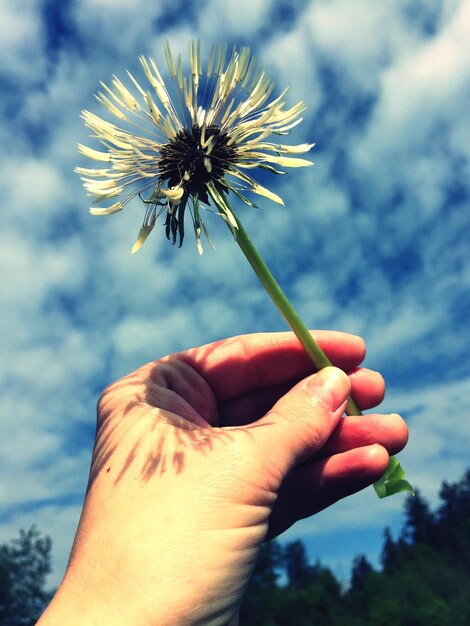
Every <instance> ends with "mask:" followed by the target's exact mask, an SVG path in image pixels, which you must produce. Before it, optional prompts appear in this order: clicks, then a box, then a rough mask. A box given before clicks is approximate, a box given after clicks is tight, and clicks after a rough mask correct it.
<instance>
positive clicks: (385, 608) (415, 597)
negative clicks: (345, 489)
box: [241, 470, 470, 626]
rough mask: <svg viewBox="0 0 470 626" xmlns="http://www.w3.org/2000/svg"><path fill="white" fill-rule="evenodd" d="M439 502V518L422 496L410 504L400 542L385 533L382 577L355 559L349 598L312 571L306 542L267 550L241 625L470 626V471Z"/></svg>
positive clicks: (318, 568)
mask: <svg viewBox="0 0 470 626" xmlns="http://www.w3.org/2000/svg"><path fill="white" fill-rule="evenodd" d="M439 495H440V499H441V504H440V506H439V507H438V508H437V510H436V511H435V512H433V511H431V510H430V508H429V506H428V504H427V503H426V501H425V500H424V499H423V498H422V496H421V494H420V493H419V491H418V492H417V493H416V496H414V497H413V496H409V497H408V498H407V500H406V502H405V523H404V526H403V529H402V532H401V534H400V535H399V537H398V539H396V540H395V539H394V538H393V536H392V533H391V532H390V530H388V529H386V530H385V533H384V543H383V548H382V555H381V563H382V571H375V570H374V569H373V568H372V566H371V565H370V563H369V562H368V561H367V559H366V558H365V557H364V556H358V557H357V558H356V559H355V560H354V562H353V564H352V572H351V584H350V587H349V589H347V590H342V589H341V586H340V584H339V582H338V581H337V579H336V578H335V576H334V575H333V573H332V572H331V571H330V570H329V569H328V568H327V567H324V566H322V565H321V564H320V563H318V562H317V563H316V564H313V565H312V564H310V563H309V561H308V558H307V555H306V551H305V546H304V545H303V544H302V542H300V541H294V542H292V543H289V544H287V545H286V546H284V547H283V548H281V546H280V544H277V543H276V542H275V541H272V542H270V544H269V549H268V551H267V552H263V556H262V559H261V561H260V562H259V564H258V569H257V572H256V577H255V579H254V580H253V582H252V583H251V584H250V586H249V588H248V591H247V594H246V598H245V601H244V605H242V613H241V618H242V619H241V624H242V625H243V626H291V625H292V626H294V625H295V626H304V625H305V626H314V625H315V624H321V625H322V626H345V625H346V624H347V626H469V625H470V600H469V590H470V470H469V471H467V472H466V474H465V475H464V477H463V478H462V480H461V481H459V482H458V483H455V484H448V483H444V484H443V485H442V488H441V491H440V494H439ZM273 555H275V558H274V557H273ZM267 556H269V558H267ZM273 572H274V573H275V575H273ZM262 581H264V584H263V585H262V584H261V583H262ZM268 581H269V585H268V584H267V582H268Z"/></svg>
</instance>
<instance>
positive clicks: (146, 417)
mask: <svg viewBox="0 0 470 626" xmlns="http://www.w3.org/2000/svg"><path fill="white" fill-rule="evenodd" d="M315 338H316V339H317V341H318V343H319V344H320V346H321V347H322V349H323V350H324V351H325V352H326V354H327V355H328V357H329V358H330V360H331V362H332V363H333V364H334V365H336V366H337V367H339V368H341V370H344V371H346V372H348V374H349V378H348V377H347V376H346V375H345V374H344V373H343V372H342V371H341V370H339V369H336V368H326V369H325V370H323V371H321V372H319V373H317V374H313V375H311V374H310V372H311V365H310V363H309V361H308V358H307V357H306V355H305V353H304V351H303V349H302V347H301V346H300V345H299V344H298V342H297V340H296V339H295V337H294V336H293V335H292V334H291V333H273V334H259V335H248V336H242V337H235V338H232V339H227V340H224V341H220V342H217V343H214V344H210V345H207V346H203V347H200V348H194V349H191V350H188V351H186V352H181V353H179V354H174V355H171V356H168V357H165V358H163V359H160V360H159V361H156V362H153V363H148V364H147V365H144V366H143V367H141V368H140V369H138V370H136V371H135V372H133V373H132V374H130V375H129V376H126V377H125V378H123V379H121V380H119V381H117V382H116V383H114V384H112V385H111V386H110V387H108V388H107V389H106V390H105V391H104V393H103V394H102V396H101V399H100V402H99V407H98V426H97V434H96V441H95V447H94V451H93V459H92V466H91V471H90V481H89V486H88V490H87V495H86V500H85V504H84V508H83V512H82V517H81V520H80V525H79V529H78V532H77V536H76V539H75V543H74V548H73V551H72V554H71V559H70V563H69V567H68V570H67V573H66V576H65V579H64V582H63V584H62V585H61V588H60V589H59V592H58V594H57V596H56V598H55V599H54V601H53V603H52V605H51V607H50V611H48V612H46V614H45V615H44V617H43V619H44V620H45V621H44V625H46V624H48V623H49V622H47V619H48V613H49V616H50V619H52V620H54V617H55V618H56V619H57V617H58V616H60V618H59V621H57V623H67V624H74V623H80V624H87V623H95V622H94V621H93V620H96V623H112V624H114V625H116V626H118V625H119V624H126V625H129V624H142V625H144V624H145V625H147V624H158V625H160V624H162V625H163V624H164V625H165V626H170V625H172V624H178V625H181V624H211V625H212V624H214V625H215V624H227V623H228V621H229V620H230V619H231V617H232V616H233V615H234V614H235V612H236V610H237V607H238V605H239V603H240V600H241V597H242V594H243V591H244V588H245V586H246V584H247V582H248V580H249V577H250V573H251V571H252V569H253V567H254V564H255V561H256V557H257V554H258V550H259V547H260V545H261V543H262V542H263V541H264V540H265V538H266V537H273V536H276V535H277V534H279V533H281V532H283V531H284V530H285V529H287V528H288V527H289V526H290V525H292V524H293V523H294V522H295V521H297V520H298V519H300V518H302V517H306V516H308V515H312V514H314V513H316V512H317V511H319V510H321V509H323V508H325V507H327V506H329V505H330V504H332V503H333V502H335V501H337V500H338V499H340V498H343V497H345V496H347V495H349V494H351V493H354V492H355V491H358V490H359V489H362V488H363V487H365V486H367V485H369V484H371V483H373V482H374V481H375V480H376V479H378V478H379V477H380V476H381V475H382V474H383V472H384V471H385V469H386V467H387V463H388V456H389V454H395V453H396V452H398V451H399V450H400V449H401V448H402V447H403V446H404V444H405V443H406V439H407V430H406V426H405V425H404V423H403V421H402V420H401V418H400V417H398V416H396V415H365V416H361V417H353V416H351V417H346V418H344V419H342V415H343V411H344V406H345V401H346V400H347V397H348V395H349V392H350V389H351V388H352V392H353V395H354V397H355V399H356V402H357V403H358V404H359V405H360V406H361V408H370V407H372V406H375V405H376V404H378V403H379V402H380V401H381V400H382V397H383V393H384V383H383V380H382V377H381V376H380V375H379V374H377V373H375V372H372V371H370V370H367V369H359V368H358V366H359V364H360V363H361V362H362V359H363V357H364V344H363V341H362V340H361V339H360V338H358V337H354V336H351V335H346V334H343V333H333V332H331V333H330V332H323V333H316V334H315ZM74 607H75V608H74ZM64 611H65V612H64ZM60 619H62V620H64V619H66V621H62V622H60ZM74 619H75V620H76V621H74ZM87 619H88V621H87ZM50 623H56V622H55V621H51V622H50ZM41 624H42V622H41Z"/></svg>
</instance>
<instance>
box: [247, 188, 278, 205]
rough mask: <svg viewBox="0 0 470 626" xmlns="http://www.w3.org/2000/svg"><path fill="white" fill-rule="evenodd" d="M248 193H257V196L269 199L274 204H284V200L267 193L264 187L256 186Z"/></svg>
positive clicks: (269, 192) (267, 190)
mask: <svg viewBox="0 0 470 626" xmlns="http://www.w3.org/2000/svg"><path fill="white" fill-rule="evenodd" d="M250 191H252V192H253V193H257V194H258V195H259V196H264V197H265V198H269V199H270V200H272V201H273V202H276V204H282V205H283V204H284V200H283V199H282V198H281V197H280V196H277V195H276V194H275V193H273V192H272V191H269V189H266V187H263V186H262V185H259V184H256V185H254V186H253V187H252V188H251V189H250Z"/></svg>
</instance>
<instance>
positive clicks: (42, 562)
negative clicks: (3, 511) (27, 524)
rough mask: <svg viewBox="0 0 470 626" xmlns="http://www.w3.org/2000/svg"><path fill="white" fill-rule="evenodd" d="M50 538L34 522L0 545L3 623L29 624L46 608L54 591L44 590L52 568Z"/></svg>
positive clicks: (7, 625) (0, 621)
mask: <svg viewBox="0 0 470 626" xmlns="http://www.w3.org/2000/svg"><path fill="white" fill-rule="evenodd" d="M50 553H51V540H50V538H49V537H42V536H41V534H40V532H39V531H38V529H37V528H36V527H35V526H32V527H31V528H30V529H29V530H28V531H25V530H20V536H19V537H18V538H17V539H12V540H11V541H10V542H9V543H5V544H2V545H0V624H1V625H2V626H30V625H32V624H35V623H36V621H37V619H38V618H39V616H40V615H41V613H42V612H43V611H44V609H45V608H46V606H47V604H48V603H49V600H50V598H51V594H50V593H49V592H47V591H46V590H45V583H46V576H47V574H48V573H49V572H50V571H51V554H50Z"/></svg>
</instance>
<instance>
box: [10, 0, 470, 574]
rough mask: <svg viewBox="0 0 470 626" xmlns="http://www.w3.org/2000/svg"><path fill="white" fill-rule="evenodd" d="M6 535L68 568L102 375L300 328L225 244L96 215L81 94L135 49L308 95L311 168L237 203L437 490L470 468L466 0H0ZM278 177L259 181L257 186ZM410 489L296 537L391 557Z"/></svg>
mask: <svg viewBox="0 0 470 626" xmlns="http://www.w3.org/2000/svg"><path fill="white" fill-rule="evenodd" d="M0 31H1V36H0V58H1V59H2V62H1V66H0V88H1V92H2V99H1V103H0V115H1V117H2V123H1V125H0V160H1V164H0V165H1V166H0V189H1V192H2V211H1V214H0V215H1V217H0V219H1V222H2V224H1V232H0V239H1V245H0V264H1V274H2V280H1V287H0V298H1V304H2V316H1V320H0V327H1V344H2V348H1V350H2V355H3V356H2V362H1V365H0V368H1V370H2V371H1V376H0V379H1V381H2V383H1V384H2V390H1V394H0V404H1V409H0V410H1V413H0V437H1V438H2V441H3V442H4V443H3V452H2V455H0V476H1V478H0V498H1V500H0V502H1V504H0V506H1V508H0V541H5V540H8V539H9V538H11V537H12V536H14V535H15V534H16V533H17V530H18V528H20V527H27V526H29V525H30V524H32V523H37V524H38V526H39V527H40V529H41V530H43V531H44V532H48V533H49V534H50V535H51V536H52V538H53V541H54V557H55V570H54V575H53V577H52V578H51V582H52V583H56V582H57V581H58V579H59V578H60V576H61V574H62V572H63V570H64V567H65V562H66V558H67V555H68V551H69V549H70V546H71V543H72V540H73V535H74V532H75V528H76V524H77V521H78V516H79V512H80V506H81V502H82V499H83V494H84V489H85V485H86V480H87V473H88V465H89V460H90V455H91V445H92V441H93V433H94V425H95V422H94V419H95V417H94V415H95V404H96V399H97V396H98V394H99V391H100V390H101V389H102V388H103V387H104V386H105V385H106V384H108V383H109V382H111V381H112V380H114V379H115V378H116V377H118V376H121V375H123V374H125V373H128V372H129V371H131V370H132V369H134V368H135V367H137V366H139V365H140V364H142V363H144V362H146V361H149V360H153V359H155V358H158V357H159V356H163V355H165V354H167V353H169V352H173V351H175V350H178V349H181V348H185V347H190V346H193V345H199V344H201V343H206V342H209V341H213V340H215V339H219V338H221V337H225V336H230V335H234V334H239V333H246V332H257V331H270V330H280V329H284V326H283V322H282V320H281V319H280V317H279V314H278V313H277V312H276V310H275V309H274V308H273V307H272V306H271V304H270V303H269V302H268V301H267V297H266V296H265V294H264V292H263V291H262V289H261V288H260V287H259V286H258V284H257V282H256V279H255V278H254V276H253V275H252V272H251V270H250V269H249V268H248V266H247V263H246V261H244V259H243V258H242V257H241V255H240V252H239V250H238V249H237V247H236V246H235V245H234V244H233V241H232V240H231V238H230V236H229V234H228V233H227V232H226V228H225V227H224V225H223V224H221V223H218V222H217V218H216V217H215V216H214V217H213V218H212V219H211V216H208V219H207V220H206V221H207V222H208V223H209V226H210V229H211V234H212V237H213V239H214V240H215V243H216V250H215V251H212V250H211V249H210V248H209V246H206V250H205V252H204V255H203V256H202V257H199V255H198V253H197V250H196V247H195V245H194V244H193V241H192V239H191V232H190V229H188V235H187V237H186V240H185V244H184V246H183V248H181V249H178V248H177V247H176V246H170V245H169V244H168V242H167V241H166V239H165V238H164V235H163V233H159V232H157V229H155V231H154V233H152V236H151V237H150V238H149V240H148V242H147V243H146V245H145V246H144V248H143V249H142V250H141V251H140V252H139V253H138V254H136V255H133V256H131V255H130V254H129V251H130V248H131V246H132V244H133V242H134V239H135V236H136V233H137V230H138V228H139V227H140V224H141V221H142V218H143V208H142V206H141V205H140V203H139V202H138V201H137V202H135V203H134V204H132V205H131V206H129V207H128V208H127V210H126V211H124V212H122V213H120V214H117V215H115V216H112V217H108V218H99V217H93V216H90V215H89V214H88V199H87V197H86V196H85V193H84V191H83V189H82V187H81V184H80V181H79V179H78V176H76V175H75V174H74V173H73V168H74V167H75V166H76V165H78V164H82V165H84V162H83V159H82V158H81V157H79V156H78V154H77V151H76V144H77V142H83V143H89V141H88V132H87V130H86V129H85V127H84V126H83V124H82V121H81V120H80V117H79V115H80V110H81V109H83V108H89V109H92V110H93V111H95V112H99V107H98V104H97V103H96V102H95V101H94V99H93V93H94V92H95V91H96V90H97V89H98V88H99V81H100V80H104V81H109V79H110V78H111V77H112V75H113V74H117V75H118V76H120V77H122V78H124V77H125V71H126V69H130V70H131V71H133V72H134V71H135V72H136V74H138V72H139V70H138V62H137V58H138V56H139V55H140V54H145V55H152V56H154V57H155V58H156V59H157V61H159V62H161V61H162V60H163V59H164V55H163V51H162V47H163V43H164V41H165V40H167V39H168V40H169V41H170V42H171V44H172V46H173V47H174V48H175V49H177V50H181V51H183V52H185V50H186V46H187V41H188V39H190V38H194V37H198V38H200V39H201V41H202V44H203V48H205V49H206V50H208V48H209V45H210V43H211V42H214V41H215V42H217V41H219V40H220V39H224V40H227V41H228V42H229V43H231V44H233V43H237V44H245V45H249V46H250V47H251V48H252V49H253V50H254V51H255V53H256V55H257V57H258V59H259V60H260V61H261V62H262V63H263V65H264V66H265V68H266V69H267V71H268V73H269V74H270V75H271V76H272V77H273V78H274V79H275V81H276V85H277V92H278V93H279V92H281V91H282V90H283V88H284V87H285V86H286V85H290V88H291V92H290V93H291V96H290V97H291V101H292V104H294V103H295V102H297V101H298V100H300V99H302V100H305V101H306V103H307V105H308V110H307V112H306V114H305V116H304V122H303V123H302V124H301V125H300V126H299V127H297V128H296V129H295V130H294V131H293V133H292V143H301V142H305V141H310V142H316V147H315V150H314V151H313V153H312V155H313V159H314V160H315V162H316V165H315V167H314V168H308V169H304V170H296V171H292V170H291V172H290V173H289V174H288V175H287V176H284V177H274V176H273V177H272V179H271V180H269V187H270V188H272V189H273V190H274V191H275V192H276V193H278V194H280V195H281V196H282V197H283V198H284V201H285V204H286V206H285V207H280V206H277V205H274V204H272V203H270V202H269V201H268V200H266V201H265V202H264V201H262V202H258V204H259V205H260V208H259V209H258V210H255V209H251V208H249V207H240V212H239V213H240V217H241V218H242V219H243V222H244V224H245V227H246V229H247V230H248V231H249V232H250V233H251V236H252V238H253V240H254V241H255V243H256V245H257V246H258V247H259V249H260V251H261V253H262V254H263V256H264V257H265V258H266V260H267V262H268V264H269V265H270V267H271V268H272V270H273V272H274V273H275V274H276V276H277V277H278V279H279V281H280V283H281V284H282V285H284V286H285V288H286V292H287V294H288V296H289V297H290V298H291V300H292V302H293V303H294V304H295V306H296V307H297V308H298V310H299V312H300V313H301V315H302V317H303V318H304V320H305V322H306V323H307V325H309V326H310V327H312V328H335V329H341V330H346V331H350V332H353V333H358V334H361V335H362V336H363V337H364V338H365V339H366V341H367V344H368V356H367V361H366V363H367V364H368V365H369V366H370V367H372V368H377V369H379V370H380V371H381V372H382V373H383V374H384V375H385V378H386V380H387V383H388V393H387V397H386V400H385V402H384V405H383V406H384V411H396V412H400V413H401V414H402V415H404V416H405V417H406V418H407V420H408V423H409V426H410V443H409V445H408V447H407V449H406V450H405V451H404V452H403V453H402V454H401V455H400V459H401V461H402V464H403V465H404V467H405V468H406V470H407V473H408V476H409V478H410V480H411V481H412V482H413V483H414V484H415V485H416V486H418V487H419V488H420V489H421V491H422V493H423V494H424V496H425V497H427V498H428V499H429V501H430V502H431V503H432V504H434V503H436V501H437V492H438V488H439V486H440V483H441V481H442V480H448V481H453V480H457V479H459V478H460V476H461V475H462V473H463V471H464V469H465V468H466V467H468V466H469V460H468V459H469V455H468V442H469V441H470V409H469V406H470V350H469V346H470V329H469V325H468V318H469V315H468V311H469V310H470V258H469V250H470V198H469V194H470V116H469V115H468V102H469V98H470V62H469V61H470V46H469V44H468V41H469V40H470V5H469V3H468V2H464V1H461V2H460V1H458V0H432V1H427V0H399V1H395V0H393V1H392V0H389V1H384V2H368V1H366V0H358V1H356V2H354V3H352V2H349V1H348V0H330V1H321V0H316V1H312V0H298V1H296V2H287V0H270V1H265V2H264V1H263V2H253V1H252V0H237V2H236V3H234V2H231V1H229V0H217V1H216V0H207V1H201V2H194V1H193V2H188V1H177V0H160V1H159V2H158V3H154V2H148V0H134V1H133V2H128V0H61V1H59V0H36V1H34V0H33V1H31V0H16V2H9V3H2V6H1V8H0ZM265 182H266V181H265ZM402 504H403V498H402V497H400V496H398V497H395V498H391V499H388V500H385V501H379V500H378V499H377V498H376V497H375V494H374V493H373V491H372V490H371V489H369V490H366V491H364V492H362V493H361V494H358V495H357V496H354V497H351V498H349V499H348V500H345V501H343V502H342V503H340V504H339V505H337V506H336V507H334V508H332V509H330V510H328V511H326V512H324V513H322V514H320V515H319V516H316V517H315V518H312V519H310V520H306V521H304V522H302V523H300V524H298V525H296V526H295V527H294V528H293V529H291V530H290V531H289V533H287V535H286V539H293V538H298V537H300V538H301V539H302V540H303V541H305V542H306V543H307V545H308V549H309V553H310V555H311V556H312V558H316V557H320V558H321V559H322V560H323V561H324V562H325V563H327V564H329V565H331V566H332V567H333V568H334V569H335V572H336V573H337V574H338V575H340V576H343V577H344V578H346V577H347V576H348V566H349V563H350V561H351V559H352V558H353V556H355V555H356V554H358V553H360V552H365V553H367V554H368V556H369V557H370V558H371V559H372V560H373V561H376V559H377V557H378V553H379V548H380V545H381V542H382V530H383V528H384V527H385V526H386V525H389V526H392V528H396V529H397V528H399V525H400V521H401V510H402Z"/></svg>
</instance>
